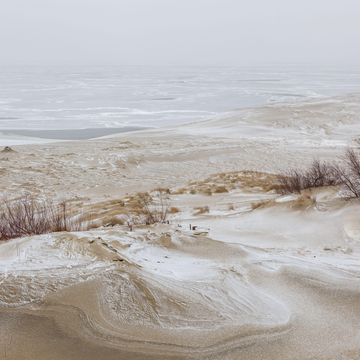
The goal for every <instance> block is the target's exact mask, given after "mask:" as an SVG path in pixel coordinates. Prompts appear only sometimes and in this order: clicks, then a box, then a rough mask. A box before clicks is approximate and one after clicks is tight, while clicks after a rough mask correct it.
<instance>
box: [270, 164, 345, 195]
mask: <svg viewBox="0 0 360 360" xmlns="http://www.w3.org/2000/svg"><path fill="white" fill-rule="evenodd" d="M337 184H339V176H338V174H337V172H336V171H334V166H333V165H331V164H330V163H328V162H325V161H324V162H321V161H320V160H319V159H318V158H315V159H314V160H313V162H312V163H311V165H310V167H309V168H308V169H307V170H305V171H301V170H295V169H291V170H288V171H284V172H280V173H279V175H278V184H276V185H277V186H274V187H273V188H274V190H275V191H276V192H277V193H279V194H282V195H284V194H291V193H300V192H301V190H304V189H310V188H314V187H323V186H332V185H337Z"/></svg>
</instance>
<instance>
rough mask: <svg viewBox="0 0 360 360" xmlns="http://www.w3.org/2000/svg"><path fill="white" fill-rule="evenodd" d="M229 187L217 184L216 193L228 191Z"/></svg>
mask: <svg viewBox="0 0 360 360" xmlns="http://www.w3.org/2000/svg"><path fill="white" fill-rule="evenodd" d="M228 192H229V191H228V189H227V188H226V187H225V186H216V187H215V189H214V193H216V194H222V193H228Z"/></svg>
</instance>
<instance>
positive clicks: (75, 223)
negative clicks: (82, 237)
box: [0, 194, 90, 240]
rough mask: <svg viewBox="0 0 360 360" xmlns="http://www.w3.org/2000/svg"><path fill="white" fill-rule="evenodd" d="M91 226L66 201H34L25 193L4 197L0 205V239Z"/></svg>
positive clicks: (82, 215) (82, 228)
mask: <svg viewBox="0 0 360 360" xmlns="http://www.w3.org/2000/svg"><path fill="white" fill-rule="evenodd" d="M89 227H90V221H89V220H88V219H86V218H85V216H84V214H82V213H80V214H77V213H75V212H74V211H73V210H72V209H71V208H69V207H68V204H67V202H66V201H62V202H60V203H58V204H54V203H53V201H52V200H44V201H37V200H34V199H32V198H30V196H29V195H28V194H25V195H23V196H21V197H19V198H16V199H10V198H8V197H4V198H3V203H2V205H1V207H0V239H1V240H7V239H12V238H17V237H22V236H29V235H39V234H46V233H50V232H59V231H82V230H87V229H88V228H89Z"/></svg>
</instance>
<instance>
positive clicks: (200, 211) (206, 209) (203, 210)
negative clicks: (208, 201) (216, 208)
mask: <svg viewBox="0 0 360 360" xmlns="http://www.w3.org/2000/svg"><path fill="white" fill-rule="evenodd" d="M194 210H198V212H197V213H196V214H195V215H200V214H205V213H208V212H209V211H210V208H209V207H208V206H207V205H206V206H195V207H194Z"/></svg>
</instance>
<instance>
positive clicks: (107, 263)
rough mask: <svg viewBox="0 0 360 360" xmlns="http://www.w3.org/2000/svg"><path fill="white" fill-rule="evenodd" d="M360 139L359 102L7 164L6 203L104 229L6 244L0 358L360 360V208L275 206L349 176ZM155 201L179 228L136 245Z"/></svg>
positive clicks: (256, 116) (146, 134)
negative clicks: (284, 191) (311, 177)
mask: <svg viewBox="0 0 360 360" xmlns="http://www.w3.org/2000/svg"><path fill="white" fill-rule="evenodd" d="M359 125H360V94H350V95H341V96H335V97H331V98H324V99H317V100H309V101H304V102H294V103H277V104H271V105H263V106H255V107H248V108H243V109H235V110H232V111H229V112H226V113H224V114H222V115H221V116H218V117H216V118H213V119H209V120H206V121H200V122H194V123H190V124H185V125H181V126H180V125H179V126H173V127H168V128H162V129H153V130H143V131H138V132H128V133H122V134H117V135H111V136H106V137H102V138H97V139H93V140H83V141H67V142H53V143H40V144H30V145H22V146H12V149H13V150H14V151H7V152H2V153H0V173H1V179H2V181H1V184H0V187H1V192H2V193H4V194H5V193H7V194H10V195H12V196H14V195H15V194H16V195H18V194H21V192H23V191H27V192H28V193H29V194H31V195H32V196H36V197H37V198H54V199H55V198H63V199H66V200H67V201H68V202H69V203H70V204H73V205H72V206H74V208H76V207H79V208H80V207H81V208H82V209H83V211H84V212H88V213H89V214H90V215H91V219H92V220H93V221H94V222H95V223H96V224H97V227H93V228H92V229H90V230H88V231H80V232H58V233H49V234H43V235H36V236H29V237H23V238H17V239H11V240H8V241H2V242H0V358H1V357H4V358H6V359H37V360H41V359H55V360H57V359H71V360H72V359H74V360H75V359H89V360H91V359H219V360H220V359H221V360H222V359H254V360H255V359H256V360H258V359H267V360H268V359H271V360H272V359H274V360H275V359H276V360H279V359H360V243H359V241H360V225H359V224H360V212H359V206H360V203H359V201H357V200H353V201H345V200H344V199H343V198H341V197H340V196H339V191H338V189H336V188H333V187H331V188H329V187H328V188H321V189H316V190H311V191H308V192H307V193H303V194H300V195H298V194H294V195H286V196H279V195H277V194H275V192H274V191H273V190H269V185H271V182H272V181H273V180H274V174H276V173H277V171H279V170H284V169H288V168H290V167H295V166H296V167H300V168H301V167H303V166H305V165H307V164H309V163H310V162H311V161H312V159H313V157H314V156H316V157H317V156H318V157H320V158H321V159H339V161H340V157H341V155H342V154H343V150H344V148H345V147H346V146H347V145H351V146H354V147H356V146H358V144H359V141H360V128H359ZM159 187H161V188H166V189H169V190H170V195H169V196H170V199H171V202H172V206H173V207H176V209H175V210H173V211H172V214H171V215H170V217H169V224H153V225H143V226H135V227H134V229H133V231H130V229H129V227H128V226H127V225H126V213H127V211H128V207H129V206H130V205H129V204H131V201H134V195H135V194H136V193H137V192H141V191H149V192H151V191H153V190H154V189H156V188H159ZM224 188H225V190H224ZM152 193H155V192H152ZM209 195H211V196H209ZM260 200H261V201H262V202H259V201H260ZM114 217H116V218H117V219H123V220H124V221H125V225H121V224H120V223H121V222H120V221H119V223H117V224H110V226H102V225H103V224H105V225H108V224H106V223H107V221H110V222H111V221H113V220H111V219H114ZM190 224H191V225H192V226H196V228H195V229H190ZM113 225H114V226H113Z"/></svg>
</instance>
